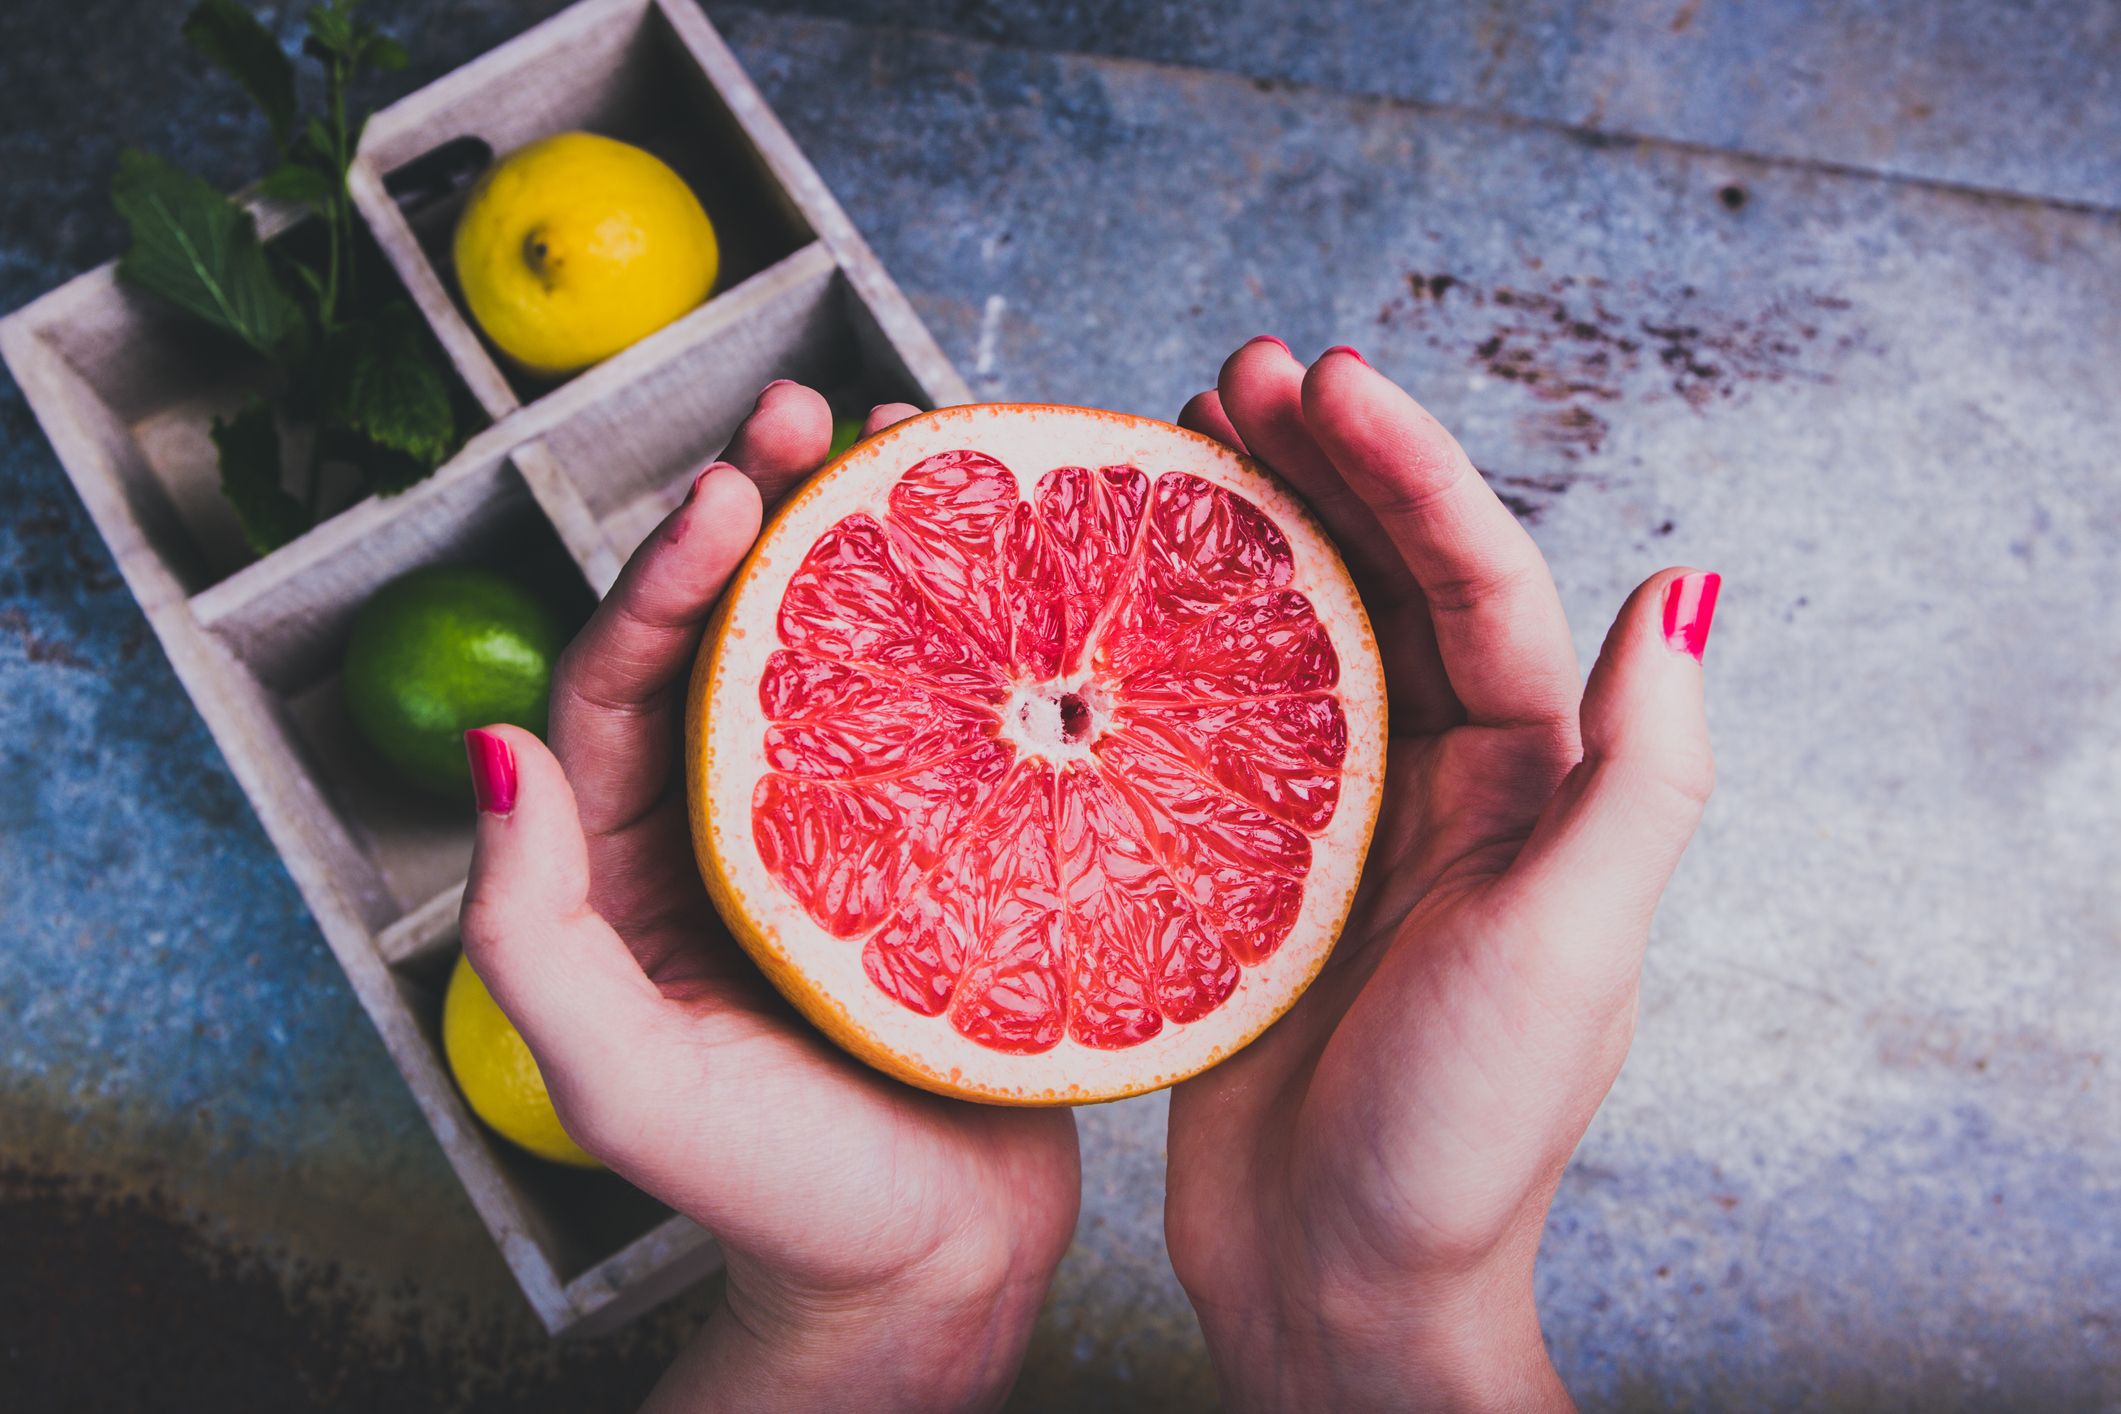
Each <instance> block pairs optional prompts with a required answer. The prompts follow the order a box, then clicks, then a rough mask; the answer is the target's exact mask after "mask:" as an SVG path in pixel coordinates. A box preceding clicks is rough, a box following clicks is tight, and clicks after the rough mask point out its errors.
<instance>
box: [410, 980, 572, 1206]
mask: <svg viewBox="0 0 2121 1414" xmlns="http://www.w3.org/2000/svg"><path fill="white" fill-rule="evenodd" d="M442 1052H443V1054H445V1055H447V1056H448V1057H449V1069H450V1071H451V1073H453V1074H454V1075H455V1076H456V1077H457V1088H458V1089H460V1090H462V1091H463V1092H464V1099H465V1101H466V1102H467V1103H469V1104H470V1106H471V1110H472V1113H473V1114H476V1115H477V1116H478V1117H479V1118H480V1119H483V1120H485V1121H486V1122H487V1123H488V1124H490V1125H492V1126H493V1127H494V1129H495V1130H497V1131H499V1133H500V1135H501V1137H502V1138H504V1139H508V1140H512V1141H513V1142H515V1143H517V1144H520V1145H522V1146H523V1147H524V1148H525V1149H528V1150H529V1151H530V1152H531V1153H533V1154H536V1155H537V1156H538V1157H539V1158H541V1159H551V1160H552V1161H553V1162H554V1163H561V1164H571V1165H573V1166H574V1167H576V1168H589V1169H593V1168H602V1167H603V1165H602V1164H599V1163H598V1162H597V1161H596V1160H595V1159H593V1158H591V1157H590V1156H589V1154H588V1153H587V1152H586V1151H585V1150H584V1149H583V1148H582V1146H581V1145H579V1144H577V1143H575V1142H574V1140H572V1139H570V1138H569V1137H568V1135H567V1131H566V1130H565V1129H562V1128H561V1127H560V1117H559V1115H558V1114H556V1113H555V1112H554V1111H553V1108H552V1096H551V1094H550V1093H549V1092H548V1091H547V1090H546V1089H545V1077H544V1076H542V1075H540V1074H539V1073H538V1063H537V1060H536V1058H535V1057H533V1056H532V1055H531V1054H530V1047H529V1045H528V1044H526V1043H525V1042H524V1040H523V1033H522V1032H520V1031H518V1030H516V1028H515V1024H514V1023H513V1022H511V1021H509V1019H508V1018H507V1016H506V1015H504V1014H503V1013H502V1011H501V1008H500V1005H499V1004H498V1003H497V1002H495V1001H494V999H493V993H491V992H489V991H487V990H486V984H485V983H484V982H482V981H480V980H479V974H478V973H476V972H474V971H472V970H471V964H470V963H469V962H466V961H465V960H464V957H463V955H462V954H459V955H458V957H457V966H456V970H455V971H454V972H452V973H450V974H449V991H448V992H447V993H445V994H444V995H443V998H442Z"/></svg>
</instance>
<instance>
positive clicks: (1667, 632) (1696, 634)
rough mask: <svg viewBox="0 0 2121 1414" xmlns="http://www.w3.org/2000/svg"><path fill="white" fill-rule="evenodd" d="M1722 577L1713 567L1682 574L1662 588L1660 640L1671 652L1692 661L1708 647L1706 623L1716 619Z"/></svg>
mask: <svg viewBox="0 0 2121 1414" xmlns="http://www.w3.org/2000/svg"><path fill="white" fill-rule="evenodd" d="M1722 588H1723V576H1722V575H1720V574H1717V573H1716V572H1715V571H1713V570H1696V571H1695V572H1694V573H1692V574H1683V575H1681V576H1679V578H1677V579H1675V580H1673V581H1672V582H1671V583H1670V584H1668V585H1666V586H1665V587H1664V642H1665V646H1666V647H1667V648H1670V649H1671V650H1672V651H1673V652H1674V653H1684V654H1686V655H1687V656H1688V657H1690V658H1692V659H1693V660H1694V661H1695V662H1697V663H1698V662H1700V661H1701V655H1702V653H1703V652H1705V651H1706V650H1707V649H1708V646H1709V625H1710V624H1711V623H1712V622H1714V621H1715V618H1716V594H1717V591H1718V590H1720V589H1722Z"/></svg>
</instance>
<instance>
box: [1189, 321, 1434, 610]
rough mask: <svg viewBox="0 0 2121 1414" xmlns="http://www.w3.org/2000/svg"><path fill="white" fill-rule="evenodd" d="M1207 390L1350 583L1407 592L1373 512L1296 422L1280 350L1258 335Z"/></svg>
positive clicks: (1299, 383)
mask: <svg viewBox="0 0 2121 1414" xmlns="http://www.w3.org/2000/svg"><path fill="white" fill-rule="evenodd" d="M1215 387H1216V392H1217V393H1218V394H1219V395H1220V396H1221V400H1222V410H1223V412H1224V413H1225V414H1226V415H1227V416H1228V417H1229V419H1230V422H1231V425H1232V426H1234V427H1235V428H1236V429H1237V431H1238V435H1239V436H1241V437H1243V438H1244V444H1245V446H1247V447H1249V448H1250V449H1251V451H1252V455H1253V456H1255V457H1258V458H1259V459H1260V460H1261V461H1263V462H1265V463H1266V464H1267V465H1268V466H1271V467H1273V468H1274V469H1275V470H1276V471H1277V472H1279V473H1281V475H1282V477H1283V479H1285V480H1286V481H1287V482H1288V483H1289V484H1290V485H1291V486H1293V487H1295V488H1296V492H1297V494H1298V495H1300V496H1302V497H1303V498H1304V500H1305V502H1306V503H1307V504H1309V506H1310V507H1311V510H1312V513H1313V514H1315V515H1316V516H1317V517H1318V519H1319V521H1320V522H1321V523H1323V524H1324V526H1325V527H1326V530H1327V531H1328V532H1329V533H1331V535H1332V536H1333V540H1334V543H1336V544H1338V545H1339V546H1340V553H1341V555H1342V557H1343V558H1345V559H1346V560H1347V562H1348V568H1349V569H1350V570H1352V571H1353V572H1354V573H1355V575H1356V576H1357V578H1359V579H1363V580H1366V581H1368V582H1369V583H1371V584H1374V585H1376V586H1378V587H1379V588H1384V589H1393V590H1402V591H1403V590H1408V589H1412V588H1413V587H1414V576H1413V575H1412V574H1411V573H1410V572H1409V571H1408V569H1407V565H1406V561H1405V560H1404V559H1402V558H1401V557H1400V554H1399V551H1398V549H1397V548H1396V547H1394V546H1393V544H1392V538H1391V537H1390V536H1388V535H1386V534H1385V530H1384V527H1383V526H1382V525H1379V524H1378V523H1377V514H1376V512H1374V511H1372V510H1371V509H1370V507H1369V506H1368V504H1366V503H1365V502H1364V501H1363V500H1362V499H1361V498H1360V497H1359V496H1357V495H1356V494H1355V493H1354V492H1353V491H1351V490H1350V489H1349V488H1348V483H1347V482H1346V481H1345V480H1343V479H1342V478H1341V474H1340V472H1339V471H1337V470H1336V469H1335V468H1334V466H1333V463H1332V462H1331V461H1329V460H1327V458H1326V454H1325V453H1324V452H1322V451H1320V450H1319V448H1318V443H1317V441H1316V440H1314V439H1313V438H1312V436H1311V429H1310V427H1309V425H1308V424H1307V423H1306V422H1305V419H1304V396H1303V395H1304V366H1303V365H1302V364H1301V363H1299V362H1297V360H1296V358H1295V356H1294V355H1292V354H1291V353H1290V352H1289V347H1288V345H1286V344H1284V343H1283V342H1282V341H1281V340H1279V339H1277V338H1274V337H1272V336H1271V335H1267V334H1262V335H1260V336H1259V337H1258V338H1256V339H1254V340H1252V342H1250V343H1248V344H1245V345H1243V346H1242V347H1241V348H1239V349H1238V350H1237V352H1235V353H1233V354H1231V355H1230V357H1229V358H1227V359H1225V360H1224V361H1223V366H1222V372H1221V374H1220V375H1219V376H1218V377H1217V378H1216V380H1215Z"/></svg>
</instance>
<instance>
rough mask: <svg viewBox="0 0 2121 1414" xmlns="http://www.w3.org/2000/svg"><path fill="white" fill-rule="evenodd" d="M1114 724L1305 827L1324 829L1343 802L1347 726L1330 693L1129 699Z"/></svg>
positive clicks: (1153, 749) (1141, 742) (1145, 744)
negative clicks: (1217, 699) (1230, 698)
mask: <svg viewBox="0 0 2121 1414" xmlns="http://www.w3.org/2000/svg"><path fill="white" fill-rule="evenodd" d="M1113 729H1114V730H1115V731H1124V732H1125V734H1126V735H1127V737H1128V738H1129V739H1130V740H1132V741H1133V742H1135V743H1136V744H1137V745H1138V746H1139V747H1140V748H1141V749H1142V750H1144V751H1150V752H1155V753H1158V754H1160V755H1162V756H1165V757H1167V758H1169V759H1170V760H1171V761H1173V762H1174V763H1176V764H1179V765H1183V766H1186V767H1189V768H1190V769H1192V770H1193V771H1196V772H1198V773H1199V774H1201V775H1203V776H1206V777H1207V778H1208V779H1209V780H1212V781H1215V782H1216V783H1217V784H1219V785H1221V786H1222V788H1223V789H1224V790H1226V791H1228V792H1229V793H1230V794H1232V795H1234V796H1236V797H1237V798H1238V799H1240V800H1244V801H1249V802H1250V803H1251V804H1253V805H1256V806H1258V807H1259V808H1260V809H1262V810H1264V811H1266V812H1267V813H1268V814H1269V815H1272V816H1274V817H1275V818H1276V819H1279V820H1286V821H1288V822H1289V823H1290V824H1292V825H1294V826H1296V828H1298V829H1299V830H1319V829H1323V828H1324V827H1325V826H1326V824H1327V823H1328V822H1329V821H1331V820H1332V818H1333V808H1334V806H1335V805H1337V804H1338V803H1339V800H1340V771H1341V766H1342V764H1343V763H1344V762H1345V761H1346V760H1347V755H1348V724H1347V721H1346V719H1345V718H1344V717H1342V715H1341V711H1340V702H1339V701H1338V699H1336V698H1334V697H1331V696H1329V695H1327V694H1325V693H1308V694H1304V695H1300V696H1288V697H1262V698H1257V699H1254V700H1251V701H1246V702H1140V703H1135V702H1130V703H1128V704H1127V706H1125V707H1123V708H1121V709H1120V710H1119V711H1118V712H1117V713H1115V714H1114V716H1113Z"/></svg>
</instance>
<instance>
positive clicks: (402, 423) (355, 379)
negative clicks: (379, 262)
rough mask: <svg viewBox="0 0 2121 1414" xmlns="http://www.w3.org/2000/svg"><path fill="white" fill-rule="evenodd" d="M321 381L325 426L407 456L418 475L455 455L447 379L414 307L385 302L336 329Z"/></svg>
mask: <svg viewBox="0 0 2121 1414" xmlns="http://www.w3.org/2000/svg"><path fill="white" fill-rule="evenodd" d="M322 376H323V381H324V420H325V421H326V423H328V424H330V425H332V426H334V427H341V428H345V429H347V430H348V431H352V432H357V433H359V434H360V435H361V436H362V437H365V438H366V439H367V440H369V441H370V442H373V443H375V444H376V445H377V446H379V447H383V448H387V449H388V450H390V451H392V452H395V453H398V454H400V455H402V456H405V457H409V458H411V459H412V461H413V462H415V463H417V465H418V475H425V474H426V473H427V472H429V471H432V470H434V469H435V468H436V467H437V466H440V465H441V464H442V462H443V461H444V459H446V458H447V457H448V456H449V454H450V453H451V452H452V451H454V450H456V440H457V431H456V415H455V413H454V412H453V411H452V410H451V408H450V404H449V379H448V378H447V376H446V375H445V374H444V373H443V371H442V369H441V368H440V367H439V366H437V364H436V362H435V360H434V358H433V357H432V356H431V355H430V353H429V352H428V345H427V334H426V330H425V329H423V328H422V327H421V325H420V321H419V316H417V315H416V314H414V313H413V311H412V308H411V306H409V305H406V304H403V303H392V304H387V305H385V306H384V307H383V308H382V309H380V310H378V311H377V312H376V313H375V314H373V315H371V316H370V317H368V318H366V319H363V320H360V321H358V322H356V323H353V324H348V325H346V326H344V327H343V328H341V329H339V330H338V331H337V332H335V333H334V334H333V335H332V337H331V340H330V342H329V343H328V344H327V345H326V346H325V349H324V360H323V369H322ZM364 469H366V468H364ZM412 479H413V480H417V479H418V476H417V475H416V476H414V477H413V478H412ZM408 484H409V483H408Z"/></svg>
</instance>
